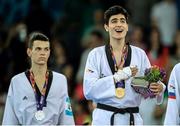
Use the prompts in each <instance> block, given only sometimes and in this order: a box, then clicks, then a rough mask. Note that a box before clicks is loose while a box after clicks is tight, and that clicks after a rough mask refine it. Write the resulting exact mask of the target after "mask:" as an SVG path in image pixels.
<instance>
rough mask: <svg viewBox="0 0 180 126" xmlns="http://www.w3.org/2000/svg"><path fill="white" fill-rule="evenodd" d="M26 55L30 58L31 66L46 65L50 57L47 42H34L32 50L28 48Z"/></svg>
mask: <svg viewBox="0 0 180 126" xmlns="http://www.w3.org/2000/svg"><path fill="white" fill-rule="evenodd" d="M27 54H28V56H29V57H30V58H31V62H32V63H33V64H38V65H45V64H47V61H48V58H49V55H50V45H49V42H48V41H47V42H46V41H40V40H35V41H34V43H33V47H32V49H30V48H28V50H27Z"/></svg>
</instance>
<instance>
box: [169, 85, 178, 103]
mask: <svg viewBox="0 0 180 126" xmlns="http://www.w3.org/2000/svg"><path fill="white" fill-rule="evenodd" d="M168 98H170V99H176V94H175V87H174V86H173V85H172V84H169V93H168Z"/></svg>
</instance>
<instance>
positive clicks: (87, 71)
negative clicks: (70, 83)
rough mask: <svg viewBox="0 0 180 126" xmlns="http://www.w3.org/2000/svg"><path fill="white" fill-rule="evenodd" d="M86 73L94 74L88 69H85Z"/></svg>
mask: <svg viewBox="0 0 180 126" xmlns="http://www.w3.org/2000/svg"><path fill="white" fill-rule="evenodd" d="M86 73H94V71H93V70H90V69H86Z"/></svg>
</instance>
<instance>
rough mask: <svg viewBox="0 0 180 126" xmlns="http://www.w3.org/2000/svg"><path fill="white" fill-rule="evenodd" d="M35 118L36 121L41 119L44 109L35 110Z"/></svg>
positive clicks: (43, 116) (43, 115)
mask: <svg viewBox="0 0 180 126" xmlns="http://www.w3.org/2000/svg"><path fill="white" fill-rule="evenodd" d="M35 118H36V119H37V120H38V121H41V120H43V119H44V118H45V113H44V111H42V110H39V111H37V112H35Z"/></svg>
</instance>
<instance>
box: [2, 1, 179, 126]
mask: <svg viewBox="0 0 180 126" xmlns="http://www.w3.org/2000/svg"><path fill="white" fill-rule="evenodd" d="M112 5H121V6H123V7H125V8H126V9H127V10H128V12H129V14H130V21H129V32H128V36H127V41H129V42H130V44H132V45H135V46H138V47H140V48H142V49H144V50H145V51H146V53H147V55H148V57H149V59H150V62H151V64H152V65H158V66H160V67H163V68H164V69H165V70H166V72H167V77H166V80H165V82H164V83H167V81H168V78H169V74H170V72H171V70H172V67H173V66H174V65H175V64H176V63H178V62H180V30H179V29H180V21H179V20H180V0H0V122H1V121H2V116H3V111H4V105H5V101H6V95H7V91H8V87H9V84H10V80H11V78H12V76H14V75H15V74H18V73H20V72H23V71H25V70H27V69H28V68H29V64H28V59H27V54H26V47H27V46H26V45H27V35H28V34H29V33H31V32H32V31H40V32H42V33H44V34H46V35H47V36H48V37H49V38H50V41H51V44H52V51H51V57H50V59H49V68H50V69H51V70H54V71H57V72H60V73H63V74H65V75H66V77H67V78H68V88H69V95H70V98H71V102H72V109H73V112H74V117H75V121H76V124H77V125H81V124H88V123H89V124H90V123H91V112H92V110H93V108H94V107H96V106H95V104H93V103H92V101H87V100H85V98H84V96H83V92H82V81H83V73H84V67H85V63H86V58H87V55H88V53H89V51H90V50H91V49H93V48H94V47H97V46H100V45H103V44H105V43H106V42H107V41H108V35H107V33H106V32H105V30H104V27H103V13H104V11H105V10H106V9H108V8H109V7H110V6H112ZM59 90H61V89H59ZM165 94H166V95H165V100H164V103H163V104H162V105H160V106H157V105H155V102H154V101H153V100H143V101H142V104H141V107H140V112H141V114H142V116H143V119H144V124H147V125H152V124H156V125H158V124H163V121H164V114H165V111H166V103H167V93H165Z"/></svg>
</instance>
